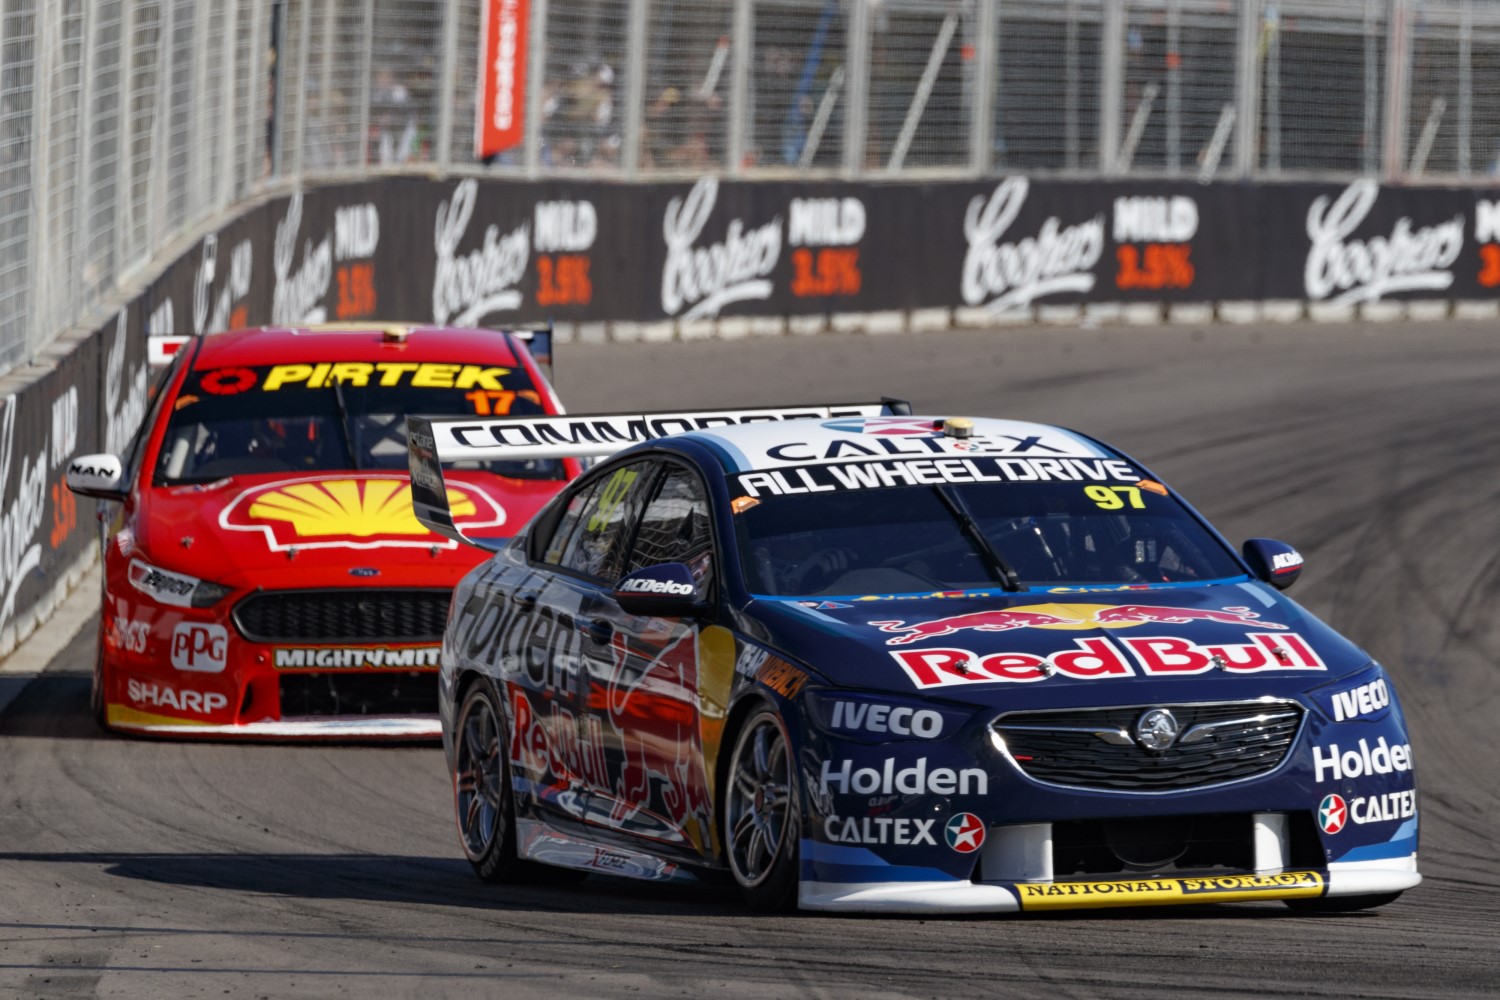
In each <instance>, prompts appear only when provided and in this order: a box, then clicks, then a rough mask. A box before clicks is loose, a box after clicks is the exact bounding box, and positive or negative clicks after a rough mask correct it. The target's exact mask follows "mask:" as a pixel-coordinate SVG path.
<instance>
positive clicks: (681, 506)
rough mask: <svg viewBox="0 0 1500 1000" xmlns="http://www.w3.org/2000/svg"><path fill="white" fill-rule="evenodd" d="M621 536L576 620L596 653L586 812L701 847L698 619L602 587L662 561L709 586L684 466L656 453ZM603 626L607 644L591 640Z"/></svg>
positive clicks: (708, 548)
mask: <svg viewBox="0 0 1500 1000" xmlns="http://www.w3.org/2000/svg"><path fill="white" fill-rule="evenodd" d="M629 542H630V544H629V547H628V550H627V552H626V554H625V557H624V559H623V560H621V561H620V562H619V563H618V564H611V565H610V566H609V567H608V570H609V572H608V573H606V574H604V575H603V576H601V577H600V578H598V580H597V589H596V591H595V594H594V603H593V605H592V613H591V615H590V619H589V621H588V622H587V623H586V628H588V629H589V630H590V632H591V633H592V636H593V642H594V647H595V649H597V650H598V652H599V654H601V655H599V656H595V657H591V658H590V676H589V678H588V692H587V707H588V711H589V714H590V718H591V726H594V727H597V728H598V729H599V730H601V731H602V732H603V733H604V737H605V747H606V753H607V758H608V770H609V775H610V779H611V780H610V783H609V785H608V786H607V787H602V788H597V789H596V792H597V796H598V805H595V804H594V803H593V802H592V800H591V805H590V809H589V815H590V819H591V821H592V822H595V823H600V824H605V825H608V826H611V827H614V828H615V829H618V830H620V831H621V832H624V833H628V834H631V835H633V836H637V837H642V838H645V839H647V840H651V841H654V842H656V845H655V846H656V847H657V849H660V848H661V847H669V848H671V849H673V850H674V851H675V852H680V853H682V854H683V855H685V856H687V857H690V858H691V857H694V856H697V857H711V856H712V854H713V838H712V835H711V833H710V831H711V829H712V816H713V808H712V795H711V791H712V785H711V783H710V779H709V775H708V774H707V768H706V766H705V754H704V727H703V725H702V723H703V719H702V718H701V715H700V710H701V706H700V681H701V678H700V670H701V669H703V664H702V656H701V651H700V640H701V635H700V624H701V623H699V622H696V621H691V620H683V619H668V618H658V617H654V616H637V615H631V614H628V613H626V612H625V611H624V610H622V609H621V608H620V606H619V605H618V604H617V603H616V602H615V600H614V598H613V597H612V596H611V592H612V591H613V589H614V586H615V584H616V583H617V582H618V581H619V579H620V577H622V576H625V575H627V574H629V573H632V572H634V571H636V570H638V569H642V568H644V567H646V566H652V565H656V564H658V563H664V562H681V563H685V564H687V565H688V566H689V568H690V569H692V571H693V574H694V578H695V580H697V581H698V582H699V586H700V587H701V588H702V590H701V592H702V593H703V594H704V595H705V596H712V593H713V590H714V588H715V587H716V586H717V583H716V581H715V579H714V575H715V572H716V564H717V560H716V559H715V558H714V550H713V541H712V531H711V528H710V522H709V511H708V498H707V491H706V490H705V489H704V487H703V483H702V481H701V479H700V478H699V477H698V474H697V473H696V472H695V471H694V470H692V469H691V468H689V467H688V466H687V465H685V464H681V463H678V462H675V461H665V462H664V463H663V467H662V469H661V471H660V473H659V474H658V475H657V477H656V478H655V480H654V481H653V482H652V483H651V485H650V491H649V493H648V494H646V496H645V498H644V503H643V504H642V505H641V507H640V508H639V516H638V518H637V520H636V523H634V524H633V525H631V534H630V539H629ZM720 631H722V630H720ZM606 636H607V639H608V644H607V646H605V645H604V644H603V643H602V642H599V641H598V640H600V639H603V638H605V637H606ZM726 638H727V633H726ZM730 650H731V654H730V655H729V656H718V657H714V658H713V660H714V662H716V663H718V662H721V661H722V663H723V664H724V665H725V670H727V671H728V672H727V673H726V676H725V677H724V678H722V679H721V680H722V681H723V682H724V683H723V686H725V687H726V688H727V685H728V683H729V681H730V679H731V677H732V671H733V665H732V641H731V642H730ZM718 700H719V701H723V700H727V699H726V698H721V699H718ZM715 718H716V720H718V721H721V720H722V716H721V715H718V716H716V717H715ZM713 732H715V733H716V732H717V729H714V730H713ZM714 738H716V737H711V739H714ZM715 749H717V747H716V746H715ZM606 804H607V806H608V809H607V810H606V809H605V808H603V806H604V805H606Z"/></svg>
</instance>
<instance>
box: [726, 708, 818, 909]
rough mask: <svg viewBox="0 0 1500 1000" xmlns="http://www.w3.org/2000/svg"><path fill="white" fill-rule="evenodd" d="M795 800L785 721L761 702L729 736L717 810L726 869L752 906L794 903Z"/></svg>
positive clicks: (798, 822) (798, 830)
mask: <svg viewBox="0 0 1500 1000" xmlns="http://www.w3.org/2000/svg"><path fill="white" fill-rule="evenodd" d="M801 801H802V799H801V796H800V795H798V794H797V769H796V767H795V763H794V761H793V760H792V749H791V740H790V739H789V738H788V737H787V732H786V725H785V724H784V723H783V722H782V721H781V716H780V715H778V714H777V713H776V710H775V709H773V708H771V707H770V706H769V705H762V706H760V707H759V708H756V709H755V710H754V711H752V712H751V713H750V715H749V716H748V717H747V718H746V719H745V722H744V724H743V725H742V726H740V728H739V731H738V733H737V734H736V736H735V741H734V752H733V754H732V755H731V756H730V758H729V771H728V774H727V778H726V781H725V785H724V808H723V812H722V815H723V817H724V819H723V823H724V827H723V831H722V833H723V844H724V853H725V856H726V859H727V860H728V862H729V870H730V873H731V874H732V875H733V876H734V881H735V883H736V884H737V885H738V886H739V887H740V892H741V894H743V895H744V897H745V902H747V903H748V904H749V905H750V908H751V909H752V910H755V911H757V912H760V913H780V912H786V911H789V910H794V909H796V907H797V874H798V872H797V869H798V851H799V844H800V841H801V836H802V807H801Z"/></svg>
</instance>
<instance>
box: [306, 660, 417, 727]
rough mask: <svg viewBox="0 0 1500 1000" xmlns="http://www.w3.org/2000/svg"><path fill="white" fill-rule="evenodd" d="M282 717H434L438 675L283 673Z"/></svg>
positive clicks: (406, 673) (404, 673)
mask: <svg viewBox="0 0 1500 1000" xmlns="http://www.w3.org/2000/svg"><path fill="white" fill-rule="evenodd" d="M280 680H281V717H282V718H283V719H292V718H298V717H300V716H309V715H318V716H328V715H431V714H433V713H435V712H437V710H438V675H437V674H436V673H432V672H428V673H414V672H403V673H380V674H345V673H326V674H283V675H282V676H281V678H280Z"/></svg>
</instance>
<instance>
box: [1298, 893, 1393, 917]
mask: <svg viewBox="0 0 1500 1000" xmlns="http://www.w3.org/2000/svg"><path fill="white" fill-rule="evenodd" d="M1400 898H1401V893H1399V892H1381V893H1372V894H1370V895H1368V896H1326V897H1323V898H1321V899H1283V900H1282V902H1283V903H1285V904H1286V905H1287V906H1289V907H1290V908H1291V909H1293V910H1296V911H1297V912H1298V913H1353V912H1354V911H1355V910H1373V909H1375V907H1377V906H1384V905H1385V904H1387V903H1394V902H1395V901H1396V900H1398V899H1400Z"/></svg>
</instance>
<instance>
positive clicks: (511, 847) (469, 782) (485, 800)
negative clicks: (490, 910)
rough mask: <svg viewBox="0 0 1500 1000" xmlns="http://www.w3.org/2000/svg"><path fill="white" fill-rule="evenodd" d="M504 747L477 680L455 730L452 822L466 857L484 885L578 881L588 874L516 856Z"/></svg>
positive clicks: (494, 710) (485, 687)
mask: <svg viewBox="0 0 1500 1000" xmlns="http://www.w3.org/2000/svg"><path fill="white" fill-rule="evenodd" d="M506 743H507V741H506V737H505V728H504V725H503V722H502V719H501V716H500V711H499V709H498V707H497V704H496V699H495V695H494V691H493V689H492V688H491V687H490V686H489V684H488V683H486V682H485V681H482V680H481V681H478V682H476V683H474V684H473V685H471V686H470V687H469V690H468V693H467V694H466V695H465V696H464V699H463V701H462V703H461V704H460V706H459V710H458V721H457V723H456V724H455V725H454V728H453V747H454V753H453V805H454V818H455V819H456V820H457V822H458V839H459V842H460V843H461V844H462V845H463V849H464V856H465V857H466V858H468V859H469V864H470V865H472V866H473V868H474V872H475V874H477V875H478V876H479V877H480V878H482V879H484V880H485V881H486V882H516V883H529V884H538V883H550V884H554V885H556V884H565V883H569V882H578V881H581V880H582V879H583V878H585V877H586V876H587V873H586V872H582V871H575V870H573V869H569V868H555V867H553V866H552V865H543V864H538V863H536V862H534V861H526V860H524V859H522V858H521V856H520V854H519V853H518V852H517V850H516V810H515V798H514V796H513V793H512V791H511V784H510V761H509V759H508V757H507V753H506V750H505V747H506Z"/></svg>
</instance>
